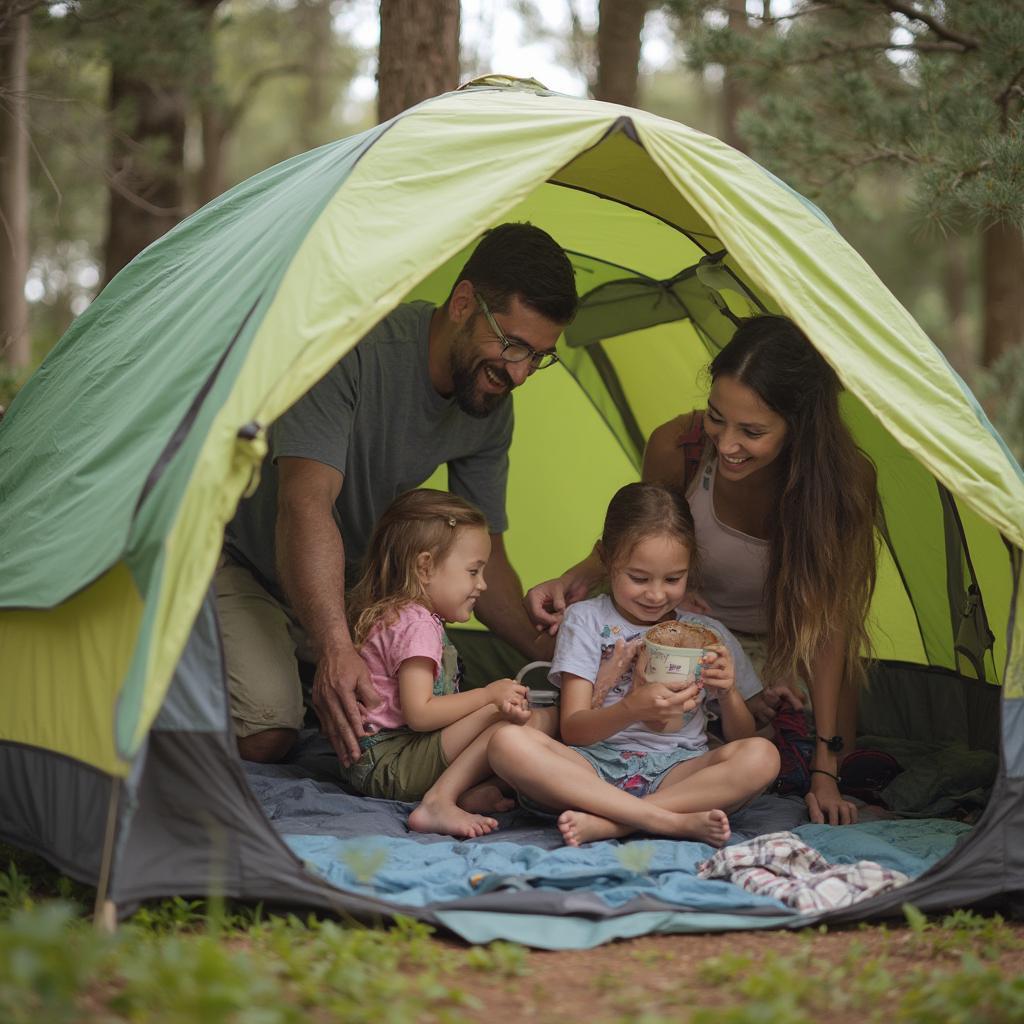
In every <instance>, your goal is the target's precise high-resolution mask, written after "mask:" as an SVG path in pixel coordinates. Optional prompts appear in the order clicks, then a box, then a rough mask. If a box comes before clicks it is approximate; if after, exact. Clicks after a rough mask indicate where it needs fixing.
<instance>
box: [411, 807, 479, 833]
mask: <svg viewBox="0 0 1024 1024" xmlns="http://www.w3.org/2000/svg"><path fill="white" fill-rule="evenodd" d="M497 827H498V823H497V822H496V821H495V820H494V819H493V818H488V817H486V816H485V815H482V814H472V813H470V812H469V811H464V810H463V809H462V808H461V807H456V806H455V804H449V803H442V802H441V801H430V802H429V803H428V802H427V801H426V800H424V801H423V803H421V804H420V805H419V806H418V807H416V808H414V810H413V812H412V814H410V815H409V828H411V829H412V830H413V832H435V833H437V834H438V835H442V836H454V837H455V838H456V839H475V838H476V837H477V836H485V835H487V833H488V832H493V831H494V830H495V829H496V828H497Z"/></svg>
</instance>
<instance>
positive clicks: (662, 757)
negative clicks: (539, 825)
mask: <svg viewBox="0 0 1024 1024" xmlns="http://www.w3.org/2000/svg"><path fill="white" fill-rule="evenodd" d="M569 749H570V750H574V751H575V752H576V753H577V754H579V755H580V757H582V758H585V759H586V760H587V761H588V762H589V763H590V765H591V767H592V768H593V769H594V771H595V772H597V774H598V777H599V778H601V779H603V780H604V781H605V782H608V783H610V784H611V785H613V786H614V787H615V788H616V789H621V790H623V791H624V792H626V793H631V794H632V795H633V796H635V797H642V796H647V794H648V793H654V792H656V791H657V789H658V787H659V786H660V785H661V784H662V783H663V782H664V781H665V776H666V775H668V773H669V772H670V771H671V770H672V769H673V768H675V766H676V765H677V764H682V763H683V761H689V760H690V759H691V758H694V757H700V756H701V755H702V754H706V753H707V749H704V750H684V749H683V748H681V747H677V748H676V749H675V750H620V749H619V748H618V747H613V746H611V744H609V743H594V744H592V745H591V746H589V747H570V748H569ZM518 797H519V806H520V807H522V808H523V810H524V811H529V813H530V814H534V815H536V816H537V817H538V818H550V819H554V818H557V817H558V816H559V814H561V811H556V810H555V809H554V808H553V807H545V806H544V805H543V804H540V803H537V801H535V800H533V799H531V798H530V797H528V796H526V795H525V794H524V793H519V794H518Z"/></svg>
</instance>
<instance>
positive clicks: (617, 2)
mask: <svg viewBox="0 0 1024 1024" xmlns="http://www.w3.org/2000/svg"><path fill="white" fill-rule="evenodd" d="M649 6H650V0H600V3H599V5H598V12H599V13H598V26H597V83H596V85H595V87H594V98H595V99H598V100H606V101H607V102H609V103H621V104H623V106H627V107H635V106H636V100H637V86H638V81H639V75H640V42H641V39H640V37H641V33H642V32H643V27H644V19H645V18H646V17H647V9H648V7H649Z"/></svg>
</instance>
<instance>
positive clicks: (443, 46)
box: [377, 0, 459, 121]
mask: <svg viewBox="0 0 1024 1024" xmlns="http://www.w3.org/2000/svg"><path fill="white" fill-rule="evenodd" d="M458 84H459V2H458V0H381V2H380V48H379V50H378V54H377V119H378V120H379V121H387V120H388V119H390V118H392V117H394V116H395V114H399V113H401V112H402V111H403V110H408V109H409V107H411V106H414V105H415V104H417V103H419V102H421V101H422V100H425V99H429V98H430V97H431V96H436V95H437V94H438V93H442V92H447V91H449V90H450V89H454V88H456V87H457V86H458Z"/></svg>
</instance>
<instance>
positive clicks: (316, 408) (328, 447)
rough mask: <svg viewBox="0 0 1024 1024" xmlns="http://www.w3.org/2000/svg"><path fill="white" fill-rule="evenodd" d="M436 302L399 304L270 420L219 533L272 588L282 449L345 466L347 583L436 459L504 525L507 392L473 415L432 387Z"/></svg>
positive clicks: (341, 515)
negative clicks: (265, 440) (251, 475)
mask: <svg viewBox="0 0 1024 1024" xmlns="http://www.w3.org/2000/svg"><path fill="white" fill-rule="evenodd" d="M433 312H434V307H433V306H432V305H431V304H430V303H427V302H411V303H408V304H406V305H403V306H399V307H398V308H397V309H395V310H394V311H393V312H392V313H390V314H389V315H388V316H387V317H385V318H384V319H383V320H382V321H381V322H380V323H379V324H378V325H377V326H376V327H374V329H373V330H372V331H370V332H369V334H367V335H366V336H365V337H364V338H363V339H362V341H360V342H359V344H358V345H357V346H356V347H355V348H354V349H353V350H352V351H351V352H350V353H349V354H348V355H346V356H345V357H344V359H342V360H341V361H340V362H338V363H337V364H336V365H335V366H334V367H333V368H332V369H331V370H330V371H329V372H328V374H327V376H326V377H324V378H323V379H322V380H321V381H319V383H317V384H315V385H314V386H313V388H312V389H311V390H310V391H309V392H307V393H306V394H305V395H304V396H303V397H302V398H300V399H299V401H298V402H296V403H295V405H293V406H292V407H291V408H290V409H289V410H288V411H287V412H286V413H285V414H284V415H283V416H281V418H280V419H279V420H277V422H276V423H274V424H273V426H272V427H271V429H270V454H269V456H268V458H267V460H266V461H265V462H264V464H263V470H262V474H261V479H260V485H259V487H258V488H257V490H256V493H255V494H253V496H252V497H251V498H248V499H246V500H244V501H243V502H242V503H241V504H240V505H239V506H238V511H237V512H236V513H235V518H234V519H233V520H232V521H231V522H230V523H229V524H228V528H227V534H226V543H227V547H228V549H229V550H231V551H232V552H233V553H234V554H236V555H239V556H241V558H242V560H243V561H245V562H247V563H249V565H250V566H251V567H252V568H253V569H255V570H256V571H257V572H258V573H259V574H260V575H261V576H262V577H263V578H264V580H265V581H266V582H267V583H269V584H270V585H271V586H272V587H274V588H275V589H278V578H277V570H276V567H275V564H274V522H275V519H276V514H277V467H276V465H275V463H276V460H277V459H279V458H281V457H282V456H289V457H291V456H294V457H297V458H303V459H313V460H314V461H316V462H322V463H325V464H326V465H328V466H332V467H333V468H334V469H337V470H338V471H339V472H341V473H343V474H344V476H345V481H344V484H343V485H342V488H341V493H340V494H339V496H338V500H337V502H336V503H335V507H334V518H335V521H336V522H337V524H338V528H339V529H340V530H341V535H342V538H343V540H344V543H345V563H346V570H345V575H346V579H347V583H348V585H349V586H351V584H352V583H353V582H354V577H355V575H356V573H357V571H358V567H359V563H361V562H362V559H363V556H364V554H365V553H366V548H367V545H368V544H369V540H370V535H371V533H372V532H373V527H374V524H375V523H376V521H377V519H378V518H379V517H380V515H381V514H382V513H383V512H384V510H385V509H386V508H387V507H388V505H390V504H391V502H392V501H393V500H394V498H395V497H396V496H397V495H399V494H401V493H402V491H407V490H409V489H410V488H412V487H418V486H419V485H420V484H422V483H423V482H424V480H426V479H427V478H428V477H429V476H430V474H431V473H433V472H434V470H435V469H436V468H437V467H438V466H439V465H441V464H442V463H447V464H448V486H449V488H450V489H451V490H452V491H454V492H455V493H456V494H459V495H461V496H462V497H464V498H466V499H468V500H469V501H471V502H473V503H474V504H475V505H477V506H478V507H479V508H480V509H481V511H482V512H483V513H484V515H485V516H486V517H487V523H488V526H489V528H490V530H491V532H492V533H503V532H504V531H505V530H506V528H507V526H508V523H507V520H506V517H505V487H506V483H507V479H508V446H509V443H510V442H511V440H512V402H511V400H508V401H506V402H504V403H502V405H501V406H499V408H498V409H496V410H495V411H494V412H493V413H492V414H491V415H490V416H487V417H485V418H475V417H473V416H470V415H468V414H467V413H464V412H463V411H462V410H461V409H460V408H459V407H458V405H457V404H456V403H455V401H454V399H452V398H443V397H442V396H441V395H439V394H438V393H437V392H436V391H435V390H434V387H433V385H432V384H431V382H430V372H429V366H428V362H427V355H428V352H427V345H428V340H429V332H430V318H431V314H432V313H433Z"/></svg>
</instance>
